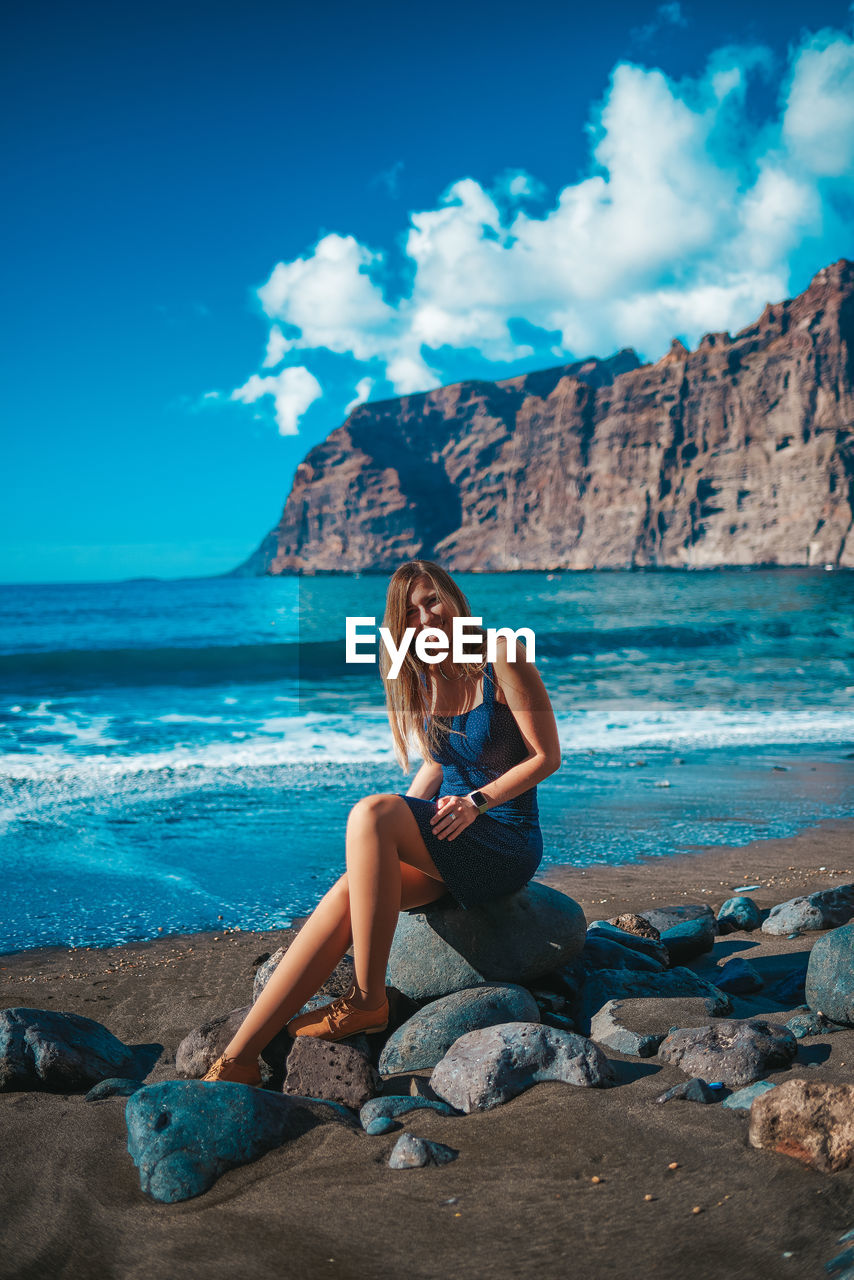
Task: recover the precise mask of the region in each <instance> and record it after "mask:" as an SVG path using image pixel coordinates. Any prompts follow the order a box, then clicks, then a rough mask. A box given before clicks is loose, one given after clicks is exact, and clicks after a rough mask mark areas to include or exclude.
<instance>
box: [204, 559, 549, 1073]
mask: <svg viewBox="0 0 854 1280" xmlns="http://www.w3.org/2000/svg"><path fill="white" fill-rule="evenodd" d="M455 615H456V616H459V617H470V616H471V615H470V609H469V604H468V601H467V600H466V598H465V596H464V595H463V593H462V592H461V591H460V589H459V587H458V586H457V584H456V583H455V582H454V580H453V578H451V576H450V575H449V574H448V573H447V572H446V571H445V570H444V569H441V568H440V567H439V566H438V565H436V564H433V563H432V562H431V561H429V560H412V561H410V562H409V563H408V564H405V565H402V566H401V567H400V568H399V569H397V570H396V571H395V573H394V574H393V575H392V578H391V581H390V582H389V586H388V594H387V598H386V612H385V618H384V620H383V622H384V625H385V626H386V627H387V628H388V629H389V631H390V633H391V635H392V637H393V639H394V641H395V645H397V646H399V645H400V642H401V640H402V638H403V635H404V632H405V630H406V628H407V627H413V628H414V629H415V633H416V636H417V635H418V633H419V632H421V631H423V630H426V629H428V628H430V629H437V630H439V631H441V632H442V633H444V634H445V635H446V636H447V638H448V641H449V647H450V640H451V628H452V624H453V618H454V616H455ZM414 639H415V637H413V643H412V644H411V645H410V647H409V649H408V651H407V654H406V657H405V659H404V662H403V666H402V668H401V670H400V673H399V675H398V676H397V678H396V679H391V677H390V674H389V671H390V665H391V661H390V658H389V657H388V654H387V652H386V650H385V649H384V648H383V649H381V651H380V668H381V671H382V676H383V683H384V685H385V691H386V702H387V707H388V714H389V721H390V724H391V731H392V737H393V739H394V746H395V754H396V755H397V758H398V760H399V762H400V764H401V765H402V767H403V770H404V772H405V773H408V772H409V744H410V742H411V741H412V740H413V739H414V741H415V743H416V744H417V746H418V748H419V750H420V752H421V754H422V755H423V758H424V763H423V764H422V766H421V768H420V769H419V770H418V772H417V774H416V775H415V778H414V780H413V782H412V785H411V787H410V788H409V790H408V792H407V793H406V795H405V796H403V795H390V794H382V795H373V796H366V797H365V798H364V799H362V800H359V801H358V803H357V804H355V805H354V807H353V808H352V810H351V811H350V816H349V819H348V822H347V838H346V867H347V869H346V871H345V873H344V874H343V875H342V876H341V877H340V878H339V879H338V880H337V881H336V883H335V884H334V885H333V886H332V888H331V889H330V890H329V892H328V893H327V894H326V896H325V897H324V898H322V899H321V901H320V902H319V903H318V905H317V907H316V908H315V909H314V912H313V913H312V915H311V916H310V917H309V919H308V920H307V921H306V923H305V924H304V925H303V927H302V928H301V929H300V931H299V933H298V934H297V936H296V938H295V939H294V940H293V942H292V943H291V945H290V947H289V948H288V950H287V952H286V953H285V955H284V956H283V957H282V960H281V961H280V963H279V965H278V967H277V968H276V970H275V972H274V973H273V975H272V977H271V978H270V980H269V982H268V983H267V985H266V987H265V988H264V990H263V991H262V993H261V995H260V996H259V997H258V999H257V1000H256V1002H255V1004H254V1005H253V1007H252V1009H251V1010H250V1012H249V1013H248V1014H247V1016H246V1019H245V1021H244V1022H243V1024H242V1026H241V1027H240V1029H239V1031H238V1032H237V1034H236V1035H235V1036H234V1037H233V1039H232V1040H231V1042H230V1043H229V1045H228V1047H227V1048H226V1050H225V1053H224V1054H222V1056H221V1057H220V1058H218V1059H217V1061H216V1062H215V1063H214V1065H213V1066H212V1067H211V1069H210V1071H209V1072H208V1074H207V1075H206V1076H205V1077H204V1078H205V1080H235V1081H240V1082H242V1083H245V1084H257V1083H259V1081H260V1073H259V1070H258V1055H259V1053H260V1052H261V1050H262V1049H263V1048H264V1047H265V1045H267V1044H268V1043H269V1041H270V1040H272V1038H273V1036H274V1035H276V1033H277V1032H278V1031H280V1030H281V1028H282V1027H283V1026H284V1025H285V1023H286V1022H287V1023H288V1031H289V1033H290V1034H291V1035H295V1036H296V1035H311V1036H317V1037H319V1038H321V1039H324V1040H340V1039H342V1038H343V1037H345V1036H352V1035H355V1034H356V1033H358V1032H360V1031H364V1032H374V1031H384V1030H385V1028H386V1026H387V1024H388V1001H387V999H386V991H385V975H386V966H387V963H388V956H389V952H390V950H391V942H392V938H393V936H394V931H395V927H396V925H397V917H398V913H399V912H400V911H402V910H407V909H409V908H412V907H420V906H425V905H426V904H427V903H430V902H435V901H436V900H437V899H439V898H442V897H444V896H445V895H446V894H450V896H451V898H453V899H454V900H455V901H456V902H457V903H459V905H460V906H462V907H467V908H468V907H474V906H477V905H478V904H480V903H482V902H486V901H488V900H489V899H491V898H495V897H499V896H501V895H503V894H507V893H512V892H514V891H515V890H517V889H521V888H522V886H523V885H525V884H527V882H528V881H529V880H530V879H531V877H532V876H533V874H534V872H535V871H536V869H537V867H538V865H539V863H540V859H541V858H542V852H543V841H542V835H541V833H540V826H539V820H538V812H537V793H536V787H537V783H538V782H541V781H542V780H543V779H544V778H547V777H548V776H549V774H551V773H554V771H555V770H556V769H557V768H559V766H560V745H559V743H558V734H557V726H556V724H555V718H554V714H553V712H552V708H551V704H550V702H549V698H548V694H547V693H546V691H545V688H544V687H543V682H542V680H541V679H540V676H539V674H538V672H537V670H536V668H535V666H534V664H533V663H532V662H529V661H528V659H527V657H526V654H525V650H524V647H523V646H522V645H517V648H516V661H515V662H513V663H511V662H509V661H508V655H507V646H506V642H505V641H504V640H503V639H502V638H500V637H499V640H498V649H497V653H496V656H495V662H494V663H490V662H487V661H486V658H485V636H484V658H483V661H478V662H466V663H463V664H462V665H456V666H455V665H454V663H453V662H452V661H451V657H450V654H449V656H448V657H447V658H444V659H443V660H442V662H441V663H439V664H430V663H423V662H421V660H420V659H419V658H418V657H417V655H416V653H415V645H414ZM351 945H352V947H353V959H354V969H355V983H354V985H353V986H352V987H351V988H350V990H349V991H348V993H347V995H346V996H342V997H339V999H337V1000H334V1001H333V1002H332V1003H331V1004H329V1005H326V1006H324V1007H323V1008H321V1009H318V1010H316V1011H315V1012H313V1013H306V1014H303V1015H301V1016H298V1017H296V1016H294V1015H295V1014H296V1013H297V1011H298V1010H299V1009H300V1008H301V1006H302V1005H303V1004H305V1002H306V1001H307V1000H308V999H309V998H310V997H311V996H313V995H314V994H315V992H316V991H317V990H318V988H319V987H320V986H321V985H322V984H323V983H324V982H325V981H326V979H327V978H328V977H329V975H330V973H331V972H332V970H333V969H334V968H335V966H336V964H337V963H338V961H339V960H340V959H341V958H342V956H343V955H344V954H345V952H346V951H347V950H348V948H349V947H350V946H351ZM289 1020H290V1021H289Z"/></svg>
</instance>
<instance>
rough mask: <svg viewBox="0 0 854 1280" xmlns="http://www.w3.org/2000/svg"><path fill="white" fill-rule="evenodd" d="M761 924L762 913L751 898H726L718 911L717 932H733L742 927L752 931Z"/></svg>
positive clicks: (747, 931)
mask: <svg viewBox="0 0 854 1280" xmlns="http://www.w3.org/2000/svg"><path fill="white" fill-rule="evenodd" d="M761 924H762V913H761V912H760V910H759V908H758V907H757V905H756V903H755V902H754V901H753V899H752V898H742V897H736V898H727V900H726V902H725V903H724V904H723V906H722V907H721V909H720V911H719V912H718V932H719V933H735V932H736V930H739V929H743V930H744V931H745V932H746V933H752V932H753V930H754V929H758V928H759V926H760V925H761Z"/></svg>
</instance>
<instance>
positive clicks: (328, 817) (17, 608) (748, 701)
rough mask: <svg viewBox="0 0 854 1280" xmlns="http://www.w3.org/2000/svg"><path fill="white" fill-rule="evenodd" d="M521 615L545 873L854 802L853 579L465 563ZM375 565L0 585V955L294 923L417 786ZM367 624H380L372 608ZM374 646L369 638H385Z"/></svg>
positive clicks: (705, 842) (719, 838)
mask: <svg viewBox="0 0 854 1280" xmlns="http://www.w3.org/2000/svg"><path fill="white" fill-rule="evenodd" d="M457 580H458V582H459V584H460V586H461V587H462V589H463V591H464V592H465V593H466V595H467V597H468V600H469V604H470V612H471V615H472V616H474V617H479V618H481V619H482V622H483V625H484V626H485V627H496V628H497V627H511V628H513V629H516V628H518V627H528V628H530V629H531V630H533V632H534V635H535V658H536V663H537V667H538V669H539V671H540V673H541V675H542V678H543V681H544V683H545V686H546V688H547V690H548V692H549V695H550V697H551V700H552V705H553V707H554V711H555V715H556V718H557V723H558V728H559V733H560V740H561V747H562V753H563V763H562V766H561V768H560V770H559V771H558V772H557V773H555V774H553V775H552V776H551V777H549V778H548V779H547V780H546V781H545V782H544V783H541V784H540V787H539V789H538V796H539V804H540V820H541V825H542V828H543V838H544V845H545V856H544V863H543V865H544V867H546V866H549V865H555V864H571V865H574V866H586V865H591V864H594V863H609V864H620V863H627V862H632V861H636V860H638V859H641V858H647V857H656V858H667V857H672V856H674V855H676V854H680V853H684V852H686V851H696V850H698V849H701V848H702V847H705V846H715V845H721V844H727V845H743V844H746V843H748V842H750V841H752V840H755V839H757V838H761V837H770V836H784V835H788V834H792V833H794V832H796V831H798V830H799V829H802V828H804V827H806V826H810V825H813V824H815V823H817V822H819V821H821V820H823V819H827V818H844V817H848V816H851V815H852V814H854V573H851V572H844V571H842V572H840V571H825V570H823V569H804V570H782V569H777V570H762V569H750V570H738V569H736V570H708V571H685V572H630V571H626V572H618V571H615V572H580V573H579V572H577V573H511V574H459V575H457ZM386 585H387V579H386V578H385V577H382V576H373V575H336V576H331V577H302V578H293V577H288V578H285V577H280V578H257V579H254V578H250V579H247V578H230V577H220V578H203V579H187V580H182V581H160V580H138V581H127V582H118V583H94V584H56V585H30V586H27V585H23V586H22V585H16V586H0V836H2V838H1V839H0V875H2V880H3V892H2V902H3V906H2V920H0V951H2V952H9V951H16V950H21V949H26V948H32V947H42V946H52V945H61V946H77V947H80V946H105V945H110V944H115V943H121V942H126V941H131V940H137V939H145V938H153V937H161V936H163V935H168V934H174V933H184V932H190V931H196V930H224V929H226V928H229V929H234V928H238V927H239V928H241V929H253V928H259V929H260V928H278V927H283V926H286V925H288V924H289V923H290V922H291V920H292V919H293V918H294V917H298V916H302V915H305V914H306V913H307V912H309V911H310V910H311V909H312V907H313V906H314V905H315V904H316V902H317V901H318V900H319V898H320V897H321V896H322V894H323V893H324V892H325V891H326V889H327V888H328V886H329V885H330V884H331V883H332V882H333V880H334V879H335V878H336V877H337V876H338V875H339V874H340V872H341V871H342V870H343V868H344V831H345V825H346V820H347V814H348V812H349V810H350V808H351V807H352V805H353V804H354V803H355V802H356V801H357V800H358V799H359V798H360V797H361V796H364V795H369V794H371V793H373V792H378V791H396V792H400V793H401V794H402V793H403V792H405V791H406V789H407V787H408V785H409V781H410V780H411V777H412V776H413V774H414V772H415V768H416V767H417V764H418V761H417V760H415V761H413V762H412V766H411V769H410V774H409V776H408V777H407V775H405V774H404V773H403V771H402V769H401V767H400V765H399V764H398V763H397V762H396V760H395V758H394V754H393V751H392V744H391V735H390V732H389V727H388V721H387V718H386V714H385V707H384V700H383V690H382V683H381V681H380V677H379V669H378V666H377V665H376V664H375V663H373V662H370V663H361V664H358V665H354V664H349V665H348V664H347V662H346V661H345V643H344V640H345V627H346V618H347V617H356V616H358V617H361V618H374V619H375V620H376V624H377V627H378V626H379V625H380V624H381V622H382V614H383V607H384V599H385V589H386ZM361 629H362V631H363V632H366V633H367V634H369V635H370V634H373V631H372V627H371V626H370V625H365V624H363V625H362V628H361ZM361 652H363V653H367V654H369V655H370V653H371V648H370V646H364V647H363V648H362V649H361Z"/></svg>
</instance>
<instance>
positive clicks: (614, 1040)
mask: <svg viewBox="0 0 854 1280" xmlns="http://www.w3.org/2000/svg"><path fill="white" fill-rule="evenodd" d="M624 1003H625V1002H624V1001H622V1000H609V1001H608V1003H607V1004H606V1005H604V1006H603V1007H602V1008H601V1009H600V1010H599V1012H598V1013H597V1014H595V1016H594V1017H593V1019H592V1021H591V1023H590V1039H591V1040H595V1041H596V1043H597V1044H604V1045H605V1046H606V1048H608V1049H613V1050H614V1051H615V1052H616V1053H627V1054H633V1055H634V1056H635V1057H638V1058H651V1057H653V1055H654V1054H656V1053H657V1052H658V1046H659V1045H660V1044H661V1042H662V1040H663V1039H664V1037H665V1034H666V1032H664V1031H662V1032H661V1033H659V1034H655V1033H652V1034H650V1033H649V1032H642V1031H631V1030H630V1029H629V1028H628V1027H625V1026H623V1025H622V1023H621V1022H620V1012H621V1010H622V1008H623V1005H624Z"/></svg>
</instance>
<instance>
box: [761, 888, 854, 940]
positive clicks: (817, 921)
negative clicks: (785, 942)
mask: <svg viewBox="0 0 854 1280" xmlns="http://www.w3.org/2000/svg"><path fill="white" fill-rule="evenodd" d="M852 916H854V884H843V885H839V886H838V887H837V888H836V889H822V890H821V891H820V892H818V893H811V894H809V896H808V897H800V898H790V899H789V900H788V902H780V903H778V904H777V906H776V907H772V908H771V911H770V913H769V915H768V918H767V919H766V920H765V921H763V924H762V932H763V933H771V934H775V935H777V936H778V937H779V936H783V935H786V934H790V933H793V932H794V933H810V932H814V931H815V930H817V929H833V928H836V926H837V925H841V924H846V923H847V922H848V921H849V920H850V919H851V917H852Z"/></svg>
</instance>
